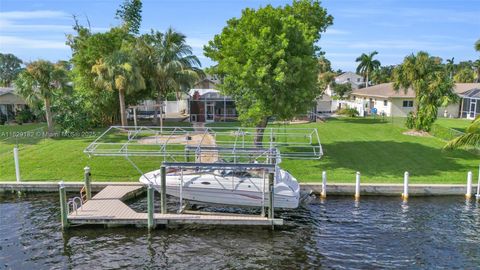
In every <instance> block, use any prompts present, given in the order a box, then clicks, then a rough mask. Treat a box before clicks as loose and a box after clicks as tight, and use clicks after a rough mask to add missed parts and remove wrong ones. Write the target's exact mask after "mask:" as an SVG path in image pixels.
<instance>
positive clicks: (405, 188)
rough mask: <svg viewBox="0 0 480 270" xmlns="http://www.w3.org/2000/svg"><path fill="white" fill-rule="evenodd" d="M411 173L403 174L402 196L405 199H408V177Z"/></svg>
mask: <svg viewBox="0 0 480 270" xmlns="http://www.w3.org/2000/svg"><path fill="white" fill-rule="evenodd" d="M409 176H410V175H409V173H408V172H405V173H404V174H403V193H402V198H403V199H404V200H408V178H409Z"/></svg>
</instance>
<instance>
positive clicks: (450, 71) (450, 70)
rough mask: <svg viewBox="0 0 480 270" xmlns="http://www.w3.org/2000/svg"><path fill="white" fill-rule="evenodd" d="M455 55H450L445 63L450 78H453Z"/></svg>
mask: <svg viewBox="0 0 480 270" xmlns="http://www.w3.org/2000/svg"><path fill="white" fill-rule="evenodd" d="M454 61H455V57H452V59H447V64H446V65H445V68H446V70H447V72H448V74H449V76H450V79H452V78H453V73H454V71H455V62H454Z"/></svg>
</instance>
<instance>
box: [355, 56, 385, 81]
mask: <svg viewBox="0 0 480 270" xmlns="http://www.w3.org/2000/svg"><path fill="white" fill-rule="evenodd" d="M377 54H378V52H377V51H373V52H371V53H369V54H365V53H362V55H360V56H359V57H357V59H355V61H356V62H358V66H357V73H358V74H361V75H362V76H363V78H364V79H365V87H368V85H369V80H370V75H371V74H372V73H373V72H374V71H375V70H377V69H379V68H380V66H381V63H380V61H378V60H376V59H374V57H375V55H377Z"/></svg>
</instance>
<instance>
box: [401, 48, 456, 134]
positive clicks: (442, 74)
mask: <svg viewBox="0 0 480 270" xmlns="http://www.w3.org/2000/svg"><path fill="white" fill-rule="evenodd" d="M393 85H394V88H395V89H396V91H399V89H400V88H402V89H403V90H404V91H407V90H408V88H410V87H411V88H412V89H413V91H415V104H416V108H415V111H414V112H413V114H412V115H409V116H408V117H409V119H410V120H411V121H407V123H411V124H408V125H409V126H407V127H408V128H414V129H416V130H423V131H430V128H431V126H432V124H433V122H435V120H436V118H437V112H438V107H439V106H446V105H448V104H449V103H452V102H454V101H456V100H457V99H458V96H457V95H456V94H455V93H454V92H453V91H452V89H453V86H454V84H453V81H452V79H450V78H449V77H448V76H447V74H446V70H445V68H444V67H443V66H442V65H441V64H440V62H438V59H437V58H436V57H432V56H430V55H429V54H428V53H426V52H418V53H417V54H416V55H413V54H412V55H409V56H407V57H405V59H404V60H403V63H402V64H401V65H399V66H397V67H396V68H395V70H394V83H393Z"/></svg>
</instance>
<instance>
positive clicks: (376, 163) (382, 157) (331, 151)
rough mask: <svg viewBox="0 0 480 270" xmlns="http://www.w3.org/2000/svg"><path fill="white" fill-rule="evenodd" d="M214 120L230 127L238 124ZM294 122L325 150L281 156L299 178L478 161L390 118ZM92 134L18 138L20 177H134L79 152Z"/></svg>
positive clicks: (440, 169)
mask: <svg viewBox="0 0 480 270" xmlns="http://www.w3.org/2000/svg"><path fill="white" fill-rule="evenodd" d="M445 120H454V119H445ZM466 122H467V124H468V121H466ZM447 123H449V121H447ZM441 124H442V125H443V122H442V123H441ZM450 124H451V125H455V123H454V122H452V123H450ZM172 125H173V124H172ZM218 125H221V126H230V127H231V126H234V125H237V123H221V124H218ZM218 125H217V124H216V126H218ZM292 127H308V128H317V129H318V132H319V135H320V139H321V142H322V146H323V149H324V154H325V155H324V157H322V159H321V160H306V161H305V160H288V159H285V160H283V162H282V164H281V166H282V167H283V168H285V169H287V170H288V171H290V172H291V173H292V174H293V175H294V176H295V177H297V179H298V180H299V181H300V182H318V181H321V173H322V171H323V170H325V171H327V174H328V181H329V182H354V179H355V172H356V171H360V172H361V173H362V182H369V183H401V182H402V177H403V172H404V171H405V170H408V171H409V172H410V175H411V182H412V183H465V180H466V173H467V171H468V170H472V171H474V172H475V175H476V173H477V170H478V165H479V163H480V157H479V156H478V155H475V154H472V153H470V152H467V151H464V150H457V151H452V152H445V151H442V147H443V145H444V144H445V142H444V141H442V140H440V139H438V138H435V137H412V136H407V135H403V134H402V132H403V131H405V129H404V128H403V127H402V126H401V125H397V124H392V123H391V122H390V121H388V122H382V121H380V120H374V119H362V118H357V119H350V118H342V119H331V120H329V121H327V122H326V123H311V124H302V125H292ZM1 128H3V127H1V126H0V132H1V131H2V129H1ZM9 128H11V127H9ZM22 128H24V126H22ZM98 132H99V131H98ZM93 135H97V134H93ZM93 138H94V136H90V137H84V138H62V139H58V138H57V139H41V138H40V139H38V138H37V139H36V138H30V139H25V140H24V142H19V143H20V149H21V151H20V162H21V173H22V178H23V179H25V180H60V179H63V180H67V181H78V180H81V179H82V177H83V168H84V167H85V166H87V165H88V166H90V167H91V168H92V174H93V179H94V181H105V180H111V181H125V180H130V181H137V179H138V177H139V173H138V172H137V171H136V170H135V169H134V168H133V167H132V166H131V165H130V164H129V163H128V161H127V160H125V159H123V158H121V157H111V158H107V157H94V158H88V157H87V156H86V155H85V154H83V152H82V151H83V149H84V148H85V147H86V146H87V145H88V144H89V143H90V142H91V141H92V140H93ZM14 144H15V142H12V141H11V140H7V141H1V142H0V180H3V181H6V180H14V179H15V172H14V164H13V154H12V151H11V149H12V148H13V145H14ZM2 149H3V150H2ZM134 161H135V162H136V163H137V164H139V165H140V168H141V169H142V170H144V171H149V170H154V169H157V168H158V167H159V165H160V162H161V159H160V158H152V157H137V158H134Z"/></svg>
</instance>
